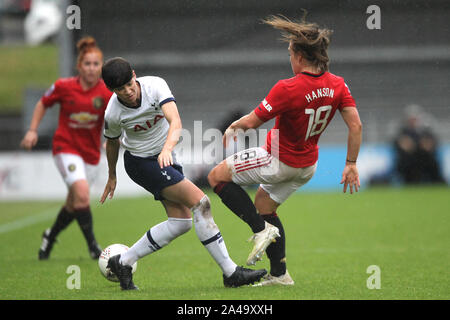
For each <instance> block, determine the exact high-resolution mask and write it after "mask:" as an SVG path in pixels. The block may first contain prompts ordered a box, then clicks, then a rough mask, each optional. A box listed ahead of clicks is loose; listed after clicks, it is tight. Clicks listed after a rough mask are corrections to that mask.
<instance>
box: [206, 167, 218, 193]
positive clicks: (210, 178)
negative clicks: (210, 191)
mask: <svg viewBox="0 0 450 320" xmlns="http://www.w3.org/2000/svg"><path fill="white" fill-rule="evenodd" d="M216 171H217V167H214V168H213V169H212V170H211V171H210V172H209V174H208V177H207V179H208V183H209V185H210V186H211V188H214V187H215V186H216V185H217V184H218V183H219V181H217V179H216Z"/></svg>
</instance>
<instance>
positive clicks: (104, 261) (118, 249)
mask: <svg viewBox="0 0 450 320" xmlns="http://www.w3.org/2000/svg"><path fill="white" fill-rule="evenodd" d="M128 249H129V248H128V247H127V246H126V245H124V244H120V243H115V244H112V245H110V246H108V247H106V248H105V249H104V250H103V251H102V254H101V255H100V257H99V258H98V267H99V268H100V272H101V273H102V275H104V276H105V278H106V279H108V280H109V281H113V282H118V281H119V279H118V278H117V276H116V275H115V274H114V273H112V272H111V269H109V268H107V267H106V266H107V265H108V260H109V258H110V257H113V256H115V255H118V254H122V253H124V252H125V251H127V250H128ZM131 267H132V270H131V272H132V273H134V272H135V271H136V268H137V262H135V263H134V264H133V265H132V266H131Z"/></svg>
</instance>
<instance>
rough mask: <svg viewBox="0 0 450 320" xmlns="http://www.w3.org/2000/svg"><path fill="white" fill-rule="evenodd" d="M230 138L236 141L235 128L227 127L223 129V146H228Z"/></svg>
mask: <svg viewBox="0 0 450 320" xmlns="http://www.w3.org/2000/svg"><path fill="white" fill-rule="evenodd" d="M230 138H233V140H234V141H235V142H236V141H237V135H236V130H234V129H231V128H230V127H228V129H227V130H225V133H224V134H223V137H222V143H223V146H224V147H225V148H227V147H228V142H229V141H230Z"/></svg>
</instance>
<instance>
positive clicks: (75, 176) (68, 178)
mask: <svg viewBox="0 0 450 320" xmlns="http://www.w3.org/2000/svg"><path fill="white" fill-rule="evenodd" d="M53 160H54V161H55V164H56V167H57V168H58V170H59V173H60V174H61V176H62V178H63V180H64V182H65V183H66V185H67V186H68V187H70V186H71V185H72V184H73V183H74V182H75V181H77V180H87V181H88V183H89V184H91V183H93V182H94V180H95V178H96V176H97V172H98V167H99V166H98V165H92V164H88V163H85V162H84V160H83V158H81V157H80V156H78V155H76V154H71V153H58V154H55V155H54V156H53Z"/></svg>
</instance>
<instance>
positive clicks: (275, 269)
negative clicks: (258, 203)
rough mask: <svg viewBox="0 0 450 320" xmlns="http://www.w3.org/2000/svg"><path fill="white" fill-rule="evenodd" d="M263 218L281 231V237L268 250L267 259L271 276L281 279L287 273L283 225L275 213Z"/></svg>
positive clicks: (265, 215)
mask: <svg viewBox="0 0 450 320" xmlns="http://www.w3.org/2000/svg"><path fill="white" fill-rule="evenodd" d="M261 216H262V217H263V218H264V220H265V221H267V222H268V223H270V224H272V225H274V226H275V227H277V228H278V230H279V231H280V237H279V238H276V242H272V243H271V244H270V245H269V246H268V247H267V249H266V253H267V257H268V258H269V259H270V274H271V275H273V276H275V277H279V276H281V275H283V274H285V273H286V237H285V234H284V228H283V224H282V223H281V220H280V218H279V217H278V215H277V214H276V213H275V212H273V213H271V214H264V215H261Z"/></svg>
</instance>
